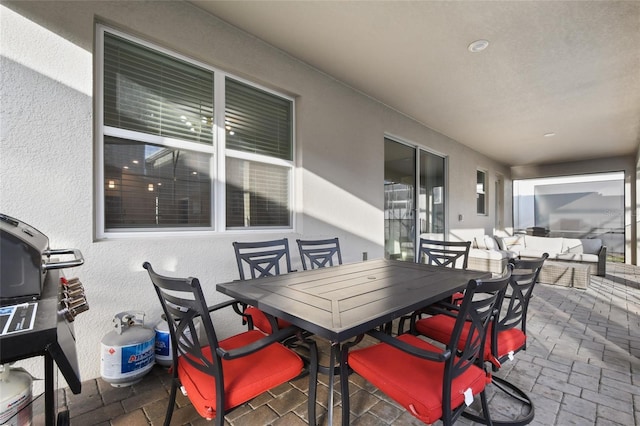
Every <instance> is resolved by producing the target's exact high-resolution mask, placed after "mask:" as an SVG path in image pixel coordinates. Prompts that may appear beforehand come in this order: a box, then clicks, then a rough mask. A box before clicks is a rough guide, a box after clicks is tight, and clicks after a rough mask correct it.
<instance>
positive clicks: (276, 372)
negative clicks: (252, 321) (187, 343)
mask: <svg viewBox="0 0 640 426" xmlns="http://www.w3.org/2000/svg"><path fill="white" fill-rule="evenodd" d="M264 336H265V335H264V334H263V333H261V332H260V331H257V330H251V331H246V332H244V333H241V334H238V335H236V336H232V337H230V338H228V339H225V340H222V341H220V347H221V348H223V349H227V350H230V349H234V348H239V347H242V346H245V345H248V344H250V343H252V342H255V341H256V340H259V339H261V338H263V337H264ZM203 353H204V355H205V356H206V357H208V359H209V360H211V348H210V347H209V346H207V347H205V348H203ZM184 356H185V355H183V356H181V357H180V358H178V378H179V379H180V382H181V383H182V385H183V386H184V388H185V390H186V391H187V396H188V397H189V400H190V401H191V403H192V404H193V406H194V408H195V409H196V411H198V413H199V414H200V415H201V416H202V417H205V418H207V419H212V418H214V417H215V416H216V388H215V380H214V378H213V377H211V376H210V375H208V374H205V373H203V372H201V371H199V370H197V369H196V368H195V367H193V366H192V365H191V364H190V363H189V362H187V361H186V360H185V359H184ZM302 367H303V364H302V360H301V359H300V357H299V356H298V355H297V354H296V353H295V352H293V351H291V350H289V349H287V348H285V347H284V346H283V345H281V344H279V343H274V344H272V345H269V346H267V347H266V348H264V349H261V350H259V351H258V352H254V353H253V354H251V355H247V356H245V357H242V358H238V359H234V360H230V361H226V360H223V361H222V368H223V377H224V389H225V410H229V409H231V408H233V407H237V406H238V405H241V404H244V403H245V402H247V401H249V400H250V399H252V398H255V397H256V396H258V395H260V394H261V393H263V392H265V391H266V390H268V389H271V388H273V387H275V386H278V385H280V384H282V383H284V382H286V381H288V380H291V379H293V378H294V377H296V376H297V375H299V374H300V372H301V371H302Z"/></svg>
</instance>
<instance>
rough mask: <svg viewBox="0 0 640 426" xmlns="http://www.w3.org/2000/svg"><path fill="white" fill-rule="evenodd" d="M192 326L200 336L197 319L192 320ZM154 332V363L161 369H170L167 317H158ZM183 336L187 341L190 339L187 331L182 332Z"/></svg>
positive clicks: (171, 356) (170, 350)
mask: <svg viewBox="0 0 640 426" xmlns="http://www.w3.org/2000/svg"><path fill="white" fill-rule="evenodd" d="M194 325H195V329H196V334H197V335H200V322H199V321H198V318H196V319H195V320H194ZM154 330H155V332H156V363H157V364H160V365H162V366H163V367H170V366H171V364H172V363H173V345H172V343H171V333H170V332H169V323H167V317H166V315H165V314H162V315H161V316H160V321H159V322H158V324H156V326H155V327H154ZM184 335H185V337H187V338H188V339H191V331H190V330H189V329H186V330H185V331H184ZM181 341H182V339H181ZM189 341H191V340H189Z"/></svg>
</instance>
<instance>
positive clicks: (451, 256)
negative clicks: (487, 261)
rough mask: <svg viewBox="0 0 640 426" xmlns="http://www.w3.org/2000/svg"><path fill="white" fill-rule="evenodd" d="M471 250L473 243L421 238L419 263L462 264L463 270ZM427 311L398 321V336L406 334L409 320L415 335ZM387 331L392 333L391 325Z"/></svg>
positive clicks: (442, 265)
mask: <svg viewBox="0 0 640 426" xmlns="http://www.w3.org/2000/svg"><path fill="white" fill-rule="evenodd" d="M470 248H471V241H439V240H429V239H426V238H420V245H419V246H418V261H419V262H422V261H423V260H424V261H426V262H425V263H426V264H428V265H434V266H440V267H448V268H455V267H456V264H457V263H459V262H460V261H461V262H462V265H461V268H458V269H467V263H468V262H469V250H470ZM424 313H427V311H426V310H418V311H415V312H413V313H412V314H411V315H405V316H403V317H401V318H400V321H398V334H402V333H404V324H405V322H406V321H407V320H409V331H410V332H411V333H415V324H416V321H417V319H418V318H420V317H421V316H422V315H423V314H424ZM385 330H386V331H387V332H388V333H390V332H391V325H390V324H387V325H386V326H385Z"/></svg>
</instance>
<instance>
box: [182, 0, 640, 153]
mask: <svg viewBox="0 0 640 426" xmlns="http://www.w3.org/2000/svg"><path fill="white" fill-rule="evenodd" d="M191 3H194V4H195V5H197V6H198V7H200V8H202V9H204V10H206V11H208V12H211V13H212V14H214V15H216V16H218V17H219V18H221V19H223V20H225V21H227V22H228V23H230V24H232V25H234V26H236V27H239V28H241V29H243V30H244V31H246V32H248V33H251V34H253V35H255V36H256V37H258V38H260V39H262V40H264V41H266V42H267V43H269V44H271V45H273V46H276V47H278V48H280V49H282V50H283V51H286V52H288V53H289V54H290V55H292V56H294V57H296V58H299V59H300V60H302V61H304V62H306V63H308V64H310V65H312V66H313V67H315V68H317V69H319V70H321V71H323V72H325V73H327V74H329V75H331V76H333V77H335V78H336V79H338V80H340V81H343V82H344V83H345V84H347V85H349V86H351V87H353V88H355V89H357V90H360V91H362V92H364V93H366V94H367V95H369V96H371V97H373V98H375V99H378V100H379V101H381V102H383V103H385V104H387V105H389V106H391V107H392V108H395V109H396V110H398V111H400V112H402V113H404V114H406V115H408V116H410V117H412V118H414V119H415V120H417V121H419V122H421V123H423V124H425V125H426V126H428V127H430V128H432V129H435V130H437V131H439V132H441V133H444V134H445V135H447V136H449V137H451V138H453V139H455V140H458V141H460V142H462V143H463V144H465V145H467V146H469V147H471V148H473V149H475V150H477V151H480V152H482V153H484V154H486V155H488V156H490V157H492V158H494V159H496V160H498V161H501V162H503V163H505V164H507V165H525V164H546V163H557V162H564V161H572V160H581V159H593V158H599V157H611V156H618V155H633V154H634V153H635V151H636V150H637V147H638V143H639V142H640V1H626V2H625V1H598V2H595V1H571V2H564V1H533V2H525V1H513V2H507V1H504V2H498V1H494V2H480V1H461V2H431V1H421V2H397V1H377V2H368V1H338V2H334V1H299V2H296V1H293V2H289V1H268V0H267V1H192V2H191ZM478 39H486V40H488V41H489V42H490V45H489V47H488V48H487V49H486V50H484V51H483V52H481V53H471V52H469V51H468V50H467V46H468V45H469V44H470V43H471V42H473V41H474V40H478ZM551 132H552V133H555V136H552V137H545V136H544V134H546V133H551Z"/></svg>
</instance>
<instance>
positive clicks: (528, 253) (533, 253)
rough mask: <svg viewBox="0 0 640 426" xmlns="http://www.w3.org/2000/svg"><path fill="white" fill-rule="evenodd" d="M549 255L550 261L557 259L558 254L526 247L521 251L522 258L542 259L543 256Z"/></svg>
mask: <svg viewBox="0 0 640 426" xmlns="http://www.w3.org/2000/svg"><path fill="white" fill-rule="evenodd" d="M545 253H547V254H549V259H555V258H556V255H557V254H558V253H549V252H548V251H547V250H538V249H531V248H529V247H526V248H524V249H522V250H520V256H521V257H533V258H536V257H542V255H543V254H545Z"/></svg>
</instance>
